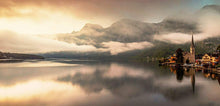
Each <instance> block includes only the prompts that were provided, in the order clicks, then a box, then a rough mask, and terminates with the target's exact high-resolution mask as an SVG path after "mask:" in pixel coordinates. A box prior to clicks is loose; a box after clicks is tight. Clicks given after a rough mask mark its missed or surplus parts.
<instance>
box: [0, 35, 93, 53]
mask: <svg viewBox="0 0 220 106" xmlns="http://www.w3.org/2000/svg"><path fill="white" fill-rule="evenodd" d="M0 42H1V45H0V48H1V51H4V52H19V53H45V52H53V51H81V52H87V51H95V50H96V48H95V47H94V46H91V45H80V46H79V45H76V44H69V43H65V42H61V41H57V40H52V39H46V38H42V37H38V36H33V35H20V34H16V33H14V32H10V31H0Z"/></svg>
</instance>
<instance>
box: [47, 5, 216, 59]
mask: <svg viewBox="0 0 220 106" xmlns="http://www.w3.org/2000/svg"><path fill="white" fill-rule="evenodd" d="M218 17H220V6H219V5H207V6H204V7H203V8H201V9H200V10H199V11H197V12H196V13H195V14H184V13H178V14H174V15H173V16H169V17H167V18H165V19H164V20H163V21H161V22H159V23H146V22H141V21H136V20H131V19H122V20H119V21H117V22H115V23H113V24H112V25H111V26H109V27H107V28H103V27H102V26H100V25H96V24H86V25H85V26H84V27H83V28H82V29H81V30H80V31H78V32H73V33H69V34H59V35H57V40H60V41H64V42H67V43H76V44H78V45H93V46H95V47H96V48H101V49H106V48H108V47H106V46H105V45H104V44H106V42H107V43H108V42H117V43H119V44H120V45H123V47H124V46H125V47H127V45H128V44H129V43H140V42H148V43H150V44H152V45H153V47H146V48H144V49H142V50H132V49H131V50H130V49H129V51H125V52H121V53H119V54H117V55H114V56H111V54H110V53H109V52H106V51H105V52H101V53H100V52H98V51H97V52H88V53H78V52H71V53H69V52H65V51H63V52H56V53H47V54H46V57H48V56H49V57H50V56H51V55H53V56H55V57H56V56H58V57H59V56H61V55H62V54H66V55H68V56H71V57H74V58H78V57H77V55H78V56H79V58H83V57H86V58H99V57H100V58H103V57H106V58H107V57H108V58H111V59H114V58H116V59H118V58H121V59H122V58H124V59H128V57H129V58H130V57H132V58H139V59H140V58H145V57H148V56H150V57H163V56H168V55H170V54H172V53H173V52H174V51H175V50H176V49H177V48H183V49H184V50H185V51H188V49H189V41H190V38H191V37H190V36H189V35H191V33H192V32H193V33H194V34H197V36H201V38H202V39H200V40H199V41H197V42H196V49H197V53H198V54H200V53H206V52H212V51H213V50H214V49H216V46H217V45H219V42H220V31H219V30H218V29H219V27H218V24H217V22H219V21H220V19H219V18H218ZM207 29H208V31H207ZM209 29H210V30H209ZM204 32H205V33H204ZM207 32H208V33H207ZM213 33H214V34H215V35H213ZM170 34H172V35H170ZM161 39H162V40H161ZM187 40H188V41H187ZM173 41H175V42H173ZM181 41H183V42H181ZM117 46H118V45H113V47H115V48H117ZM122 49H124V48H122ZM64 57H65V56H64Z"/></svg>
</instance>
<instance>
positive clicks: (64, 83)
mask: <svg viewBox="0 0 220 106" xmlns="http://www.w3.org/2000/svg"><path fill="white" fill-rule="evenodd" d="M219 94H220V90H219V75H218V74H214V73H210V72H209V71H207V70H203V71H201V70H195V69H183V68H179V69H174V68H165V67H159V66H158V65H157V64H156V63H144V64H136V63H119V62H100V61H87V60H70V59H47V60H44V61H25V62H21V63H2V64H0V105H18V104H19V105H74V106H82V105H105V106H106V105H120V106H121V105H126V106H127V105H162V104H164V105H219V104H220V102H219V100H218V98H220V95H219Z"/></svg>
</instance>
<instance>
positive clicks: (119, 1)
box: [0, 0, 220, 34]
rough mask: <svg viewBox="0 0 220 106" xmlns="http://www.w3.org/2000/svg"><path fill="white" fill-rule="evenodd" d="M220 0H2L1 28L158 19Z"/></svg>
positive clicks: (65, 29) (42, 30)
mask: <svg viewBox="0 0 220 106" xmlns="http://www.w3.org/2000/svg"><path fill="white" fill-rule="evenodd" d="M219 3H220V1H219V0H1V1H0V23H1V24H0V30H10V31H14V32H16V33H25V34H54V33H69V32H72V31H73V30H75V31H78V30H80V29H81V28H82V27H83V26H84V25H85V23H94V24H100V25H102V26H104V27H107V26H109V25H111V24H112V23H113V22H115V21H117V20H119V19H122V18H130V19H135V20H141V21H145V22H159V21H161V20H162V19H164V18H165V17H166V16H169V15H171V14H174V13H178V12H189V13H192V12H195V11H196V10H198V9H200V8H201V7H203V6H204V5H208V4H219Z"/></svg>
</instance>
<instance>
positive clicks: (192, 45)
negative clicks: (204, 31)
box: [191, 34, 195, 48]
mask: <svg viewBox="0 0 220 106" xmlns="http://www.w3.org/2000/svg"><path fill="white" fill-rule="evenodd" d="M191 47H193V48H194V47H195V44H194V39H193V34H192V42H191Z"/></svg>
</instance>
